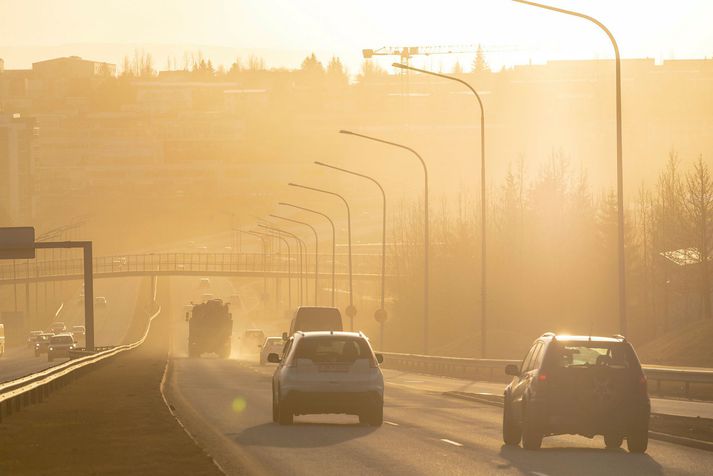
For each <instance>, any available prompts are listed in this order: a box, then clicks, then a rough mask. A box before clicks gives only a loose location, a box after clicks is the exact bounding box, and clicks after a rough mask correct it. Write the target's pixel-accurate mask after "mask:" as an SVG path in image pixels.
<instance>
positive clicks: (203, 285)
mask: <svg viewBox="0 0 713 476" xmlns="http://www.w3.org/2000/svg"><path fill="white" fill-rule="evenodd" d="M198 288H199V289H210V278H201V279H200V280H199V281H198Z"/></svg>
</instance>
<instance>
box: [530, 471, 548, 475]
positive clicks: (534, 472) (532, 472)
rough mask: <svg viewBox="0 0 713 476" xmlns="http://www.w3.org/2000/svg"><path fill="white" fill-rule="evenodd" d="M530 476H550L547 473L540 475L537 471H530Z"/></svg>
mask: <svg viewBox="0 0 713 476" xmlns="http://www.w3.org/2000/svg"><path fill="white" fill-rule="evenodd" d="M530 474H532V475H534V476H548V475H547V474H545V473H538V472H537V471H530Z"/></svg>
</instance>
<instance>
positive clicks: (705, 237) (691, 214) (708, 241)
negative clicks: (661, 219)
mask: <svg viewBox="0 0 713 476" xmlns="http://www.w3.org/2000/svg"><path fill="white" fill-rule="evenodd" d="M684 205H685V207H686V212H687V216H688V219H689V226H690V227H691V231H692V235H693V237H694V242H695V243H696V245H697V248H698V254H699V261H700V264H699V267H700V280H699V283H698V284H699V290H700V293H701V301H702V304H703V315H704V317H705V318H706V319H710V318H711V286H710V269H709V268H710V266H709V261H710V258H711V255H712V254H713V181H712V180H711V174H710V170H709V169H708V165H706V163H705V162H703V157H698V160H697V161H696V163H695V164H694V165H693V170H692V171H691V172H690V173H689V174H688V175H687V177H686V196H685V200H684Z"/></svg>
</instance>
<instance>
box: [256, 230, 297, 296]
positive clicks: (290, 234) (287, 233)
mask: <svg viewBox="0 0 713 476" xmlns="http://www.w3.org/2000/svg"><path fill="white" fill-rule="evenodd" d="M257 226H259V227H261V228H265V229H267V230H270V231H273V232H275V233H278V234H279V233H282V234H284V235H287V236H289V237H290V238H292V239H294V240H295V241H296V242H297V248H298V249H299V255H300V281H299V283H300V286H299V288H300V306H301V305H302V304H303V302H304V301H303V299H304V288H303V287H302V284H303V282H304V284H306V279H305V272H304V260H303V258H302V256H303V255H304V249H305V248H307V246H306V245H305V243H304V241H302V239H301V238H300V237H299V236H297V235H295V234H294V233H290V232H289V231H285V230H283V229H281V228H277V227H275V226H272V224H270V225H263V224H262V223H258V225H257Z"/></svg>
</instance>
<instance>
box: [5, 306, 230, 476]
mask: <svg viewBox="0 0 713 476" xmlns="http://www.w3.org/2000/svg"><path fill="white" fill-rule="evenodd" d="M168 321H169V316H168V315H163V316H160V317H159V318H157V319H155V320H154V324H153V327H152V330H151V333H150V335H149V338H148V340H147V341H146V342H145V344H144V345H143V346H141V347H140V348H138V349H136V350H134V351H131V352H128V353H125V354H121V355H119V356H117V357H115V358H113V359H110V360H109V361H108V362H106V363H104V364H99V366H98V367H97V368H95V369H92V370H90V371H89V372H88V373H87V374H85V375H83V376H82V377H81V378H79V379H77V380H75V381H74V382H72V383H71V384H70V385H68V386H66V387H64V388H62V389H60V390H58V391H57V392H55V393H53V394H51V395H50V397H49V398H48V399H47V400H46V401H45V402H44V403H41V404H37V405H33V406H30V407H28V408H27V409H26V410H23V411H22V412H20V413H17V414H13V415H12V416H10V417H8V418H5V419H4V421H3V422H2V424H0V474H53V475H55V474H56V475H65V474H66V475H70V474H72V475H76V474H151V475H164V474H165V475H175V474H191V475H219V474H221V472H220V471H219V470H218V468H217V467H216V466H215V465H214V464H213V461H212V459H211V458H210V457H208V456H207V455H206V454H205V453H204V452H203V451H202V450H201V449H200V448H198V447H197V446H196V444H195V443H194V442H193V440H192V439H191V438H190V437H189V436H188V435H187V434H186V433H185V431H184V430H183V429H182V428H181V426H180V425H179V424H178V423H177V422H176V420H175V418H174V417H173V416H172V415H171V413H170V412H169V410H168V408H166V405H165V403H164V401H163V398H162V396H161V392H160V384H161V379H162V377H163V373H164V368H165V365H166V358H167V353H168V335H169V333H168V331H167V326H168Z"/></svg>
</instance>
